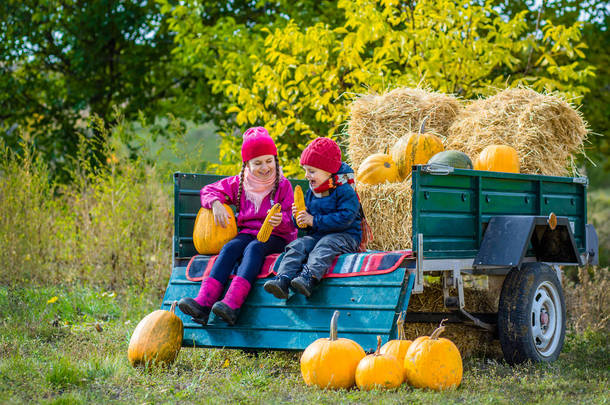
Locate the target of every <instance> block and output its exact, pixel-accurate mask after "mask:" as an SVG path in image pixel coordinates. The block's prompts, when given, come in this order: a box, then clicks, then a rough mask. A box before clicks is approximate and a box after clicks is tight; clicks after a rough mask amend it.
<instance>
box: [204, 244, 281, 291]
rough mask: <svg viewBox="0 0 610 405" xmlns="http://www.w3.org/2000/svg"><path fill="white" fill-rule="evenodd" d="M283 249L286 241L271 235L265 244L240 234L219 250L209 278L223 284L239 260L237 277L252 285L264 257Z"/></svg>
mask: <svg viewBox="0 0 610 405" xmlns="http://www.w3.org/2000/svg"><path fill="white" fill-rule="evenodd" d="M284 247H286V240H285V239H284V238H280V237H279V236H277V235H271V236H270V237H269V240H268V241H267V242H265V243H262V242H259V241H258V239H256V236H254V235H249V234H247V233H240V234H238V235H237V236H236V237H234V238H233V239H231V240H230V241H229V242H227V243H226V244H225V245H224V246H223V247H222V249H220V253H218V257H217V258H216V261H215V262H214V265H213V266H212V270H211V271H210V277H213V278H215V279H216V280H218V281H220V282H221V283H222V284H225V283H226V282H227V280H228V279H229V276H230V275H231V272H232V271H233V268H234V267H235V264H236V263H237V261H238V260H239V259H241V263H240V264H239V267H237V275H238V276H239V277H243V278H245V279H246V280H248V282H249V283H250V284H252V283H253V282H254V280H256V277H257V276H258V274H259V273H260V271H261V267H262V265H263V262H264V260H265V256H267V255H270V254H272V253H280V252H282V251H283V250H284Z"/></svg>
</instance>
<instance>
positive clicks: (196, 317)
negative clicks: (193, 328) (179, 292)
mask: <svg viewBox="0 0 610 405" xmlns="http://www.w3.org/2000/svg"><path fill="white" fill-rule="evenodd" d="M178 308H180V310H181V311H182V312H184V313H185V314H187V315H190V316H191V317H192V318H193V321H194V322H197V323H198V324H201V325H207V324H208V319H209V317H210V311H211V310H212V308H210V307H204V306H202V305H199V303H198V302H197V301H195V300H194V299H192V298H188V297H185V298H182V299H181V300H180V301H178Z"/></svg>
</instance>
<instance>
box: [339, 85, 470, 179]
mask: <svg viewBox="0 0 610 405" xmlns="http://www.w3.org/2000/svg"><path fill="white" fill-rule="evenodd" d="M461 110H462V106H461V104H460V102H459V100H458V99H456V98H455V97H453V96H449V95H446V94H442V93H436V92H432V91H429V90H425V89H420V88H415V89H413V88H398V89H395V90H392V91H390V92H388V93H386V94H383V95H378V94H368V95H364V96H362V97H360V98H359V99H357V100H356V101H355V102H354V103H353V104H352V105H351V108H350V118H349V121H348V127H347V133H348V135H349V137H348V142H347V153H348V155H349V162H350V164H351V165H352V167H353V168H354V169H357V168H358V166H359V165H360V163H361V162H362V161H363V160H364V159H365V158H366V157H367V156H369V155H371V154H373V153H378V152H383V151H384V150H385V149H386V148H389V147H391V146H392V145H393V144H394V143H395V142H396V140H398V139H399V138H400V137H402V136H403V135H405V134H407V133H409V132H417V130H419V127H420V125H421V122H422V121H423V119H424V118H425V117H428V120H427V121H426V132H432V133H436V134H439V135H441V137H444V136H445V135H446V134H447V130H448V129H449V127H450V126H451V124H452V123H453V121H454V120H455V119H456V117H457V116H458V114H460V112H461Z"/></svg>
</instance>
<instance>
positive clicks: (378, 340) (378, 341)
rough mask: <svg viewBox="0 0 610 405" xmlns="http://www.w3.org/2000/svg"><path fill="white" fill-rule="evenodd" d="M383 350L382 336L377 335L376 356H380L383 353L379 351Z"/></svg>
mask: <svg viewBox="0 0 610 405" xmlns="http://www.w3.org/2000/svg"><path fill="white" fill-rule="evenodd" d="M380 350H381V336H379V335H377V350H375V353H374V354H375V356H380V355H381V353H379V351H380Z"/></svg>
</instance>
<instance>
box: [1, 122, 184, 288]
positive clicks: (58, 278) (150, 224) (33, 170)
mask: <svg viewBox="0 0 610 405" xmlns="http://www.w3.org/2000/svg"><path fill="white" fill-rule="evenodd" d="M95 125H97V128H98V129H99V130H100V132H101V133H103V134H104V137H107V138H109V139H112V137H113V136H119V135H118V133H120V131H121V128H120V127H117V129H116V131H117V132H116V133H115V134H114V135H111V134H109V133H104V132H102V131H103V125H102V124H101V123H100V121H95ZM24 136H26V135H24ZM21 145H22V150H23V151H24V152H23V153H22V154H21V155H19V154H15V153H13V152H11V151H10V150H9V149H8V148H7V147H6V146H4V145H2V148H1V150H0V155H1V156H0V157H1V158H0V207H2V215H0V217H1V219H0V242H1V243H2V245H3V246H5V248H4V249H1V250H0V260H1V262H2V263H3V266H2V267H1V268H0V279H2V280H3V283H6V284H9V285H11V284H23V283H28V282H34V283H40V284H47V283H57V282H71V281H74V280H80V281H82V282H90V283H93V284H97V285H105V286H108V287H110V288H124V287H125V286H127V285H137V286H139V287H140V288H144V287H146V286H148V285H155V286H161V285H163V284H164V280H166V279H167V269H168V268H169V261H170V257H169V255H168V254H167V249H168V247H169V246H171V224H172V207H171V203H170V201H171V200H170V198H169V192H170V189H169V187H164V185H163V183H161V182H160V181H159V179H158V178H157V177H156V175H155V171H154V168H153V167H151V166H147V165H143V164H142V165H141V164H139V162H137V161H136V162H133V161H131V160H129V159H126V158H124V157H121V156H117V153H116V151H115V150H113V149H112V148H111V146H110V144H101V145H100V144H97V143H95V142H93V141H91V140H87V139H86V138H81V139H80V142H79V144H78V152H77V157H76V158H74V160H73V161H72V162H71V164H70V168H69V171H70V173H71V176H72V178H73V179H74V181H73V183H71V184H69V185H66V184H63V185H58V184H54V183H52V182H50V181H49V178H50V172H49V169H48V166H47V165H46V164H44V163H43V161H42V158H41V156H40V155H39V154H37V153H34V152H33V146H32V144H31V140H30V139H29V138H23V141H22V144H21ZM92 155H93V156H105V160H106V162H105V165H101V164H95V160H94V159H93V158H92V157H91V156H92ZM168 179H169V176H168ZM16 269H18V271H16Z"/></svg>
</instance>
